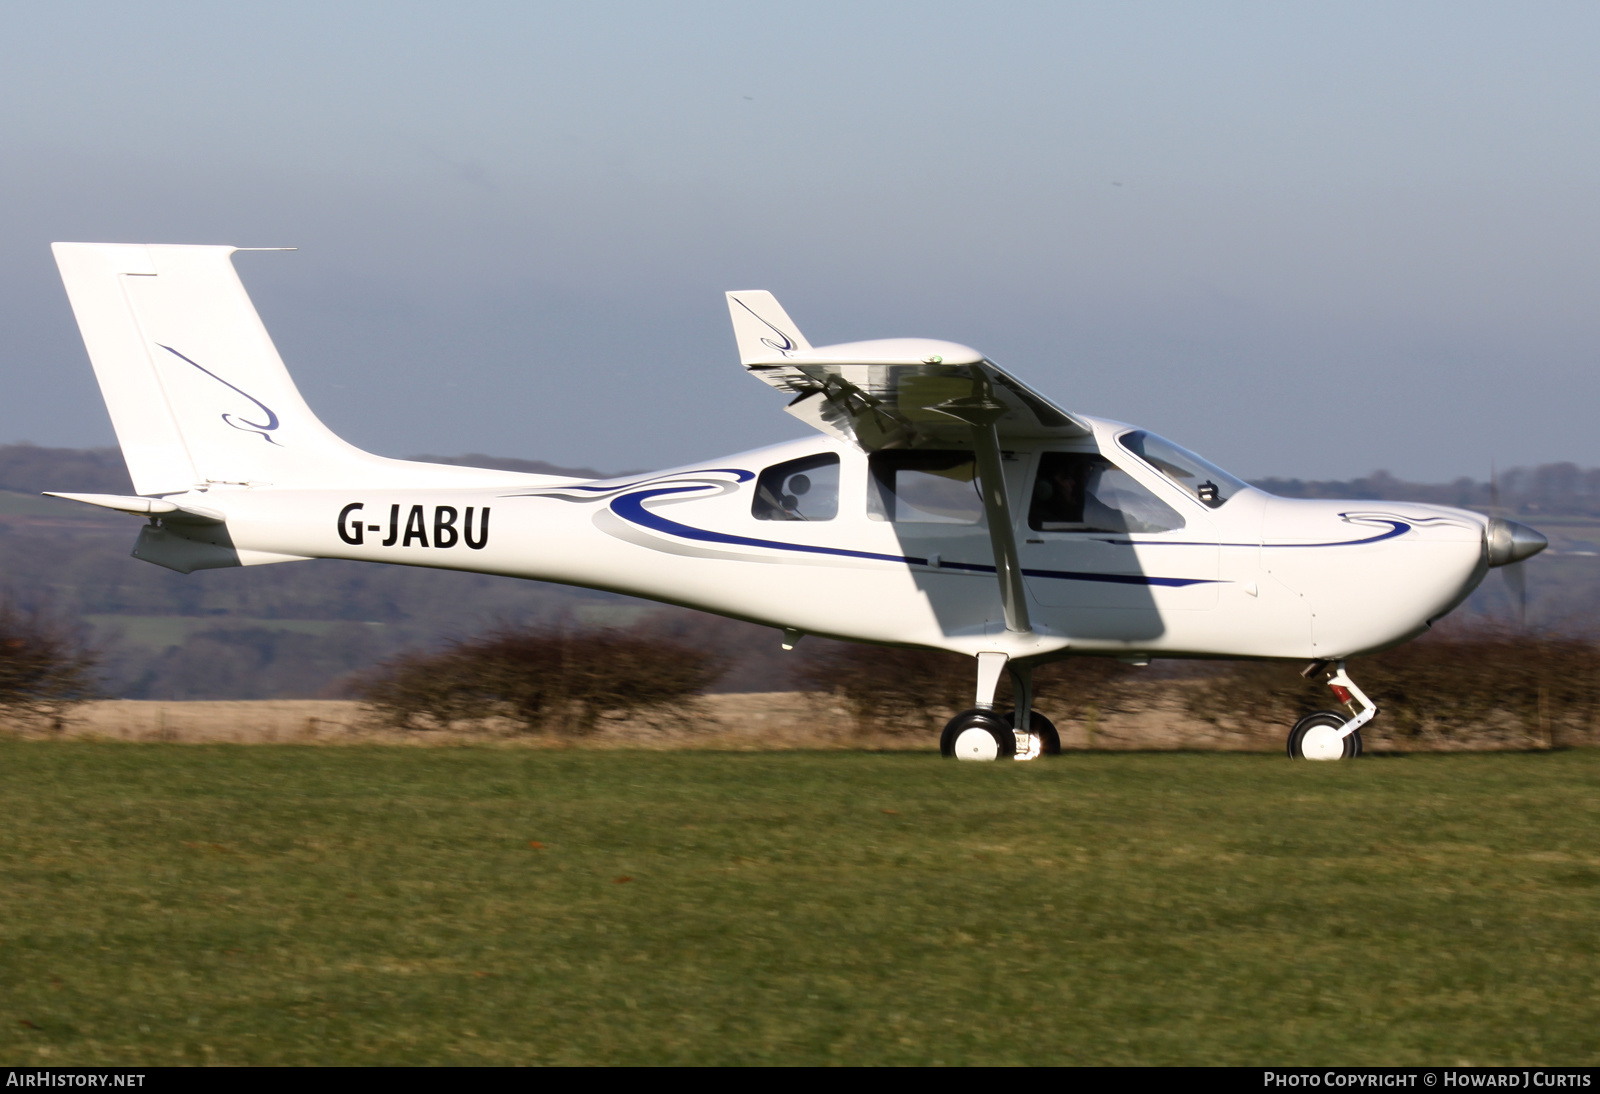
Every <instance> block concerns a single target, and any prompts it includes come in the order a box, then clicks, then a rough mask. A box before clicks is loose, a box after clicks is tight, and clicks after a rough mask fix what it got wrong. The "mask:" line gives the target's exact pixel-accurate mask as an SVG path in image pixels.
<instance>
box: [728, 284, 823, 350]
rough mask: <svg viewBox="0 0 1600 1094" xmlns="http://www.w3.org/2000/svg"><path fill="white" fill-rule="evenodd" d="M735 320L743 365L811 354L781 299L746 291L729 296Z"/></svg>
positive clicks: (808, 346) (736, 339)
mask: <svg viewBox="0 0 1600 1094" xmlns="http://www.w3.org/2000/svg"><path fill="white" fill-rule="evenodd" d="M728 312H729V313H730V314H731V315H732V316H733V337H734V340H735V341H737V342H738V343H739V363H740V364H743V365H749V364H755V363H757V362H763V361H772V360H775V359H777V358H779V357H782V356H783V354H784V353H786V352H788V351H791V350H807V349H810V348H811V343H810V342H807V341H806V338H805V335H803V334H801V333H800V328H799V327H797V326H795V325H794V320H792V319H790V318H789V315H788V313H787V312H785V311H784V310H783V306H782V305H781V304H779V303H778V298H777V297H775V296H773V295H772V294H771V293H769V292H767V291H766V290H764V289H742V290H739V291H738V292H730V293H729V294H728Z"/></svg>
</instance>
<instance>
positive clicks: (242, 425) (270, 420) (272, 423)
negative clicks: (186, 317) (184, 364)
mask: <svg viewBox="0 0 1600 1094" xmlns="http://www.w3.org/2000/svg"><path fill="white" fill-rule="evenodd" d="M156 345H158V346H161V348H162V349H164V350H166V351H167V352H168V353H170V354H172V356H174V357H176V358H178V360H180V361H188V362H189V364H191V365H193V366H194V367H195V368H197V369H199V370H200V371H201V372H203V373H205V374H206V375H207V376H209V377H211V378H212V379H213V380H215V381H216V382H217V383H219V384H221V385H222V386H223V387H225V388H227V389H229V390H230V391H237V392H238V393H239V394H240V395H243V396H244V397H245V398H246V399H249V400H250V401H251V402H252V403H254V404H256V406H258V407H260V408H261V410H262V412H263V413H264V414H266V416H267V420H266V421H265V422H252V421H250V420H249V419H248V418H235V416H234V415H232V414H224V415H222V416H221V417H222V420H223V421H225V422H227V423H228V424H229V425H231V426H233V428H235V429H239V430H243V431H244V432H246V433H256V434H259V435H260V437H261V439H262V440H264V441H266V442H267V443H268V444H276V445H278V447H279V448H282V447H283V445H281V444H278V442H277V441H275V440H273V439H272V437H271V433H272V431H273V430H275V429H277V428H278V425H279V422H278V416H277V415H276V414H274V413H273V412H272V408H271V407H269V406H268V405H267V404H266V403H263V402H262V401H261V400H260V399H257V398H256V397H255V396H254V395H251V394H250V393H249V392H248V391H243V390H241V389H240V388H237V387H234V386H233V385H232V384H230V383H228V381H226V380H224V379H223V378H222V377H220V376H218V375H217V374H216V373H215V372H212V371H211V370H210V369H208V368H206V367H205V366H204V365H202V364H201V363H200V362H198V361H194V360H190V359H189V358H188V357H185V356H184V355H183V354H181V353H179V352H178V351H177V350H175V349H173V348H172V347H171V346H162V345H161V343H160V342H157V343H156Z"/></svg>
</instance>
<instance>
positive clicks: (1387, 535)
mask: <svg viewBox="0 0 1600 1094" xmlns="http://www.w3.org/2000/svg"><path fill="white" fill-rule="evenodd" d="M1343 515H1344V514H1342V513H1341V514H1340V516H1343ZM1365 519H1368V520H1373V521H1376V522H1378V523H1380V524H1387V525H1388V526H1389V530H1388V531H1387V532H1379V533H1378V534H1377V535H1375V536H1368V537H1367V538H1366V539H1337V540H1334V541H1333V542H1331V543H1200V542H1192V541H1188V540H1181V539H1101V538H1100V537H1099V536H1096V537H1094V538H1095V542H1097V543H1109V544H1112V545H1113V546H1116V547H1271V548H1273V549H1277V548H1280V547H1357V546H1360V545H1361V544H1363V543H1377V542H1379V541H1380V540H1385V539H1393V538H1394V537H1395V536H1403V535H1405V534H1406V533H1407V532H1409V531H1411V528H1412V525H1410V524H1408V523H1406V522H1405V521H1403V520H1396V519H1395V518H1393V517H1368V518H1365Z"/></svg>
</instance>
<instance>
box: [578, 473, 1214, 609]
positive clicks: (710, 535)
mask: <svg viewBox="0 0 1600 1094" xmlns="http://www.w3.org/2000/svg"><path fill="white" fill-rule="evenodd" d="M699 489H702V487H699V486H673V487H663V488H661V489H659V490H641V491H639V492H638V493H634V494H624V495H623V496H622V497H620V498H613V499H612V500H611V505H610V508H611V511H612V512H613V513H615V514H616V515H617V516H619V517H621V518H622V519H623V520H626V521H629V522H630V523H633V524H637V525H639V526H640V527H641V528H649V529H651V530H652V531H656V532H665V533H667V534H668V535H673V536H677V537H679V538H680V539H692V540H698V541H700V542H701V543H724V544H732V545H735V546H739V547H766V548H769V549H771V550H775V551H801V552H804V553H806V554H813V555H836V556H842V557H844V558H867V559H873V560H875V561H878V562H901V563H906V564H908V565H912V566H926V565H928V560H927V559H925V558H916V557H913V556H908V555H885V554H879V553H877V552H875V551H851V550H848V549H846V548H843V547H814V546H811V545H810V544H805V543H784V542H781V541H779V540H775V539H756V538H753V537H751V536H731V535H728V534H726V533H723V532H712V531H709V530H707V529H705V528H694V527H691V526H690V525H687V524H679V523H678V522H677V521H675V520H668V519H667V518H666V517H663V516H661V515H660V514H658V513H652V512H651V511H650V510H648V509H646V508H645V507H644V503H645V502H646V501H648V500H649V499H651V498H656V497H661V496H663V495H665V494H683V493H687V492H689V491H693V490H699ZM939 567H940V569H945V570H971V571H976V572H978V573H986V574H992V573H994V572H995V568H994V567H993V566H985V565H983V564H982V563H978V562H940V564H939ZM1022 573H1023V575H1024V576H1026V577H1045V578H1054V579H1057V580H1063V581H1100V582H1110V583H1111V584H1115V585H1160V586H1168V587H1172V588H1183V587H1184V586H1186V585H1210V584H1217V582H1215V581H1213V580H1212V579H1210V578H1198V577H1145V576H1143V575H1142V574H1090V573H1079V572H1076V571H1072V570H1026V569H1025V570H1023V571H1022Z"/></svg>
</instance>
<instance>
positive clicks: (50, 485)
mask: <svg viewBox="0 0 1600 1094" xmlns="http://www.w3.org/2000/svg"><path fill="white" fill-rule="evenodd" d="M0 490H13V491H15V492H17V493H19V494H39V493H42V492H44V491H46V490H65V491H69V492H73V493H79V494H131V493H133V480H132V479H130V478H128V468H127V465H126V464H124V463H123V462H122V452H121V451H120V450H118V449H115V448H41V447H39V446H38V445H36V444H6V445H0Z"/></svg>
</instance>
